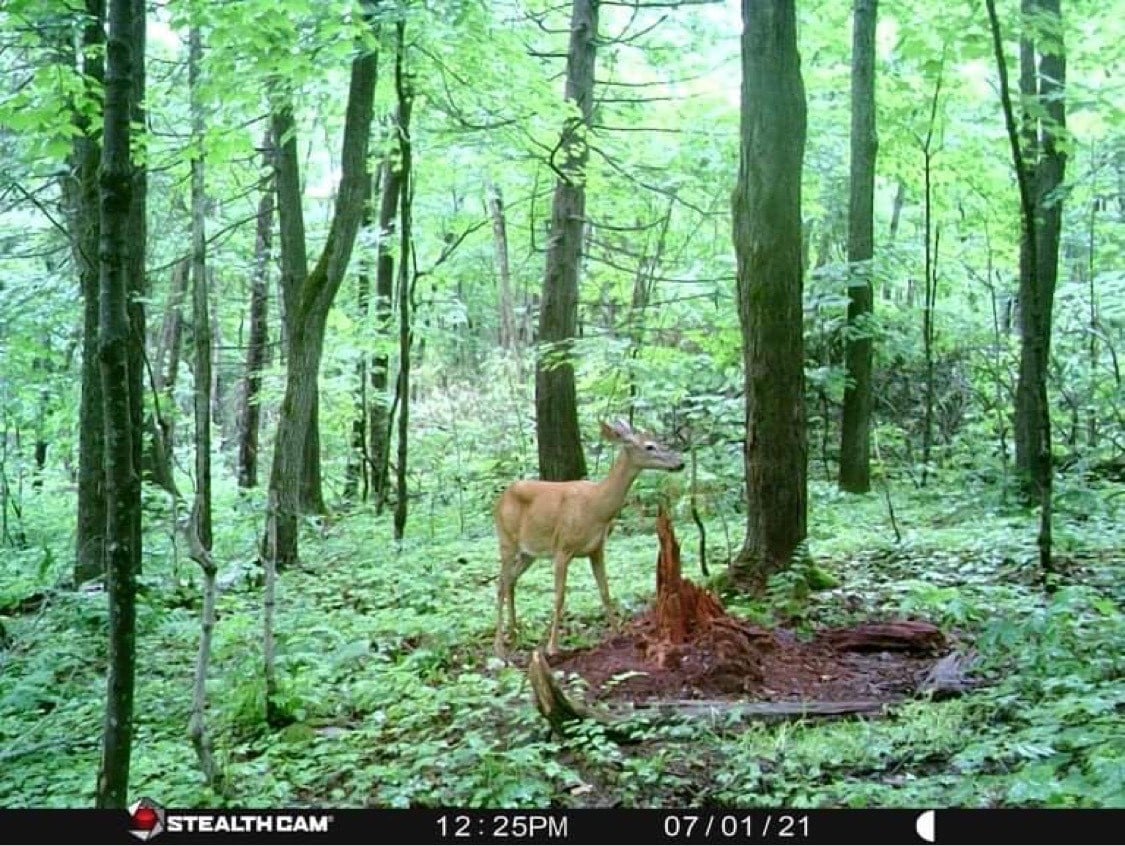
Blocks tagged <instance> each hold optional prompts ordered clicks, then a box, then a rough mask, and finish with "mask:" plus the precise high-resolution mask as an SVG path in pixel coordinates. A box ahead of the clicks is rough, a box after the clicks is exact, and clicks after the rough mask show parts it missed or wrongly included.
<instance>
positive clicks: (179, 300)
mask: <svg viewBox="0 0 1125 846" xmlns="http://www.w3.org/2000/svg"><path fill="white" fill-rule="evenodd" d="M190 269H191V260H190V259H188V258H185V259H184V260H183V261H180V262H177V263H176V264H175V266H174V267H173V268H172V285H171V288H170V289H169V291H168V300H167V302H166V303H165V305H164V318H163V321H162V323H161V327H160V336H159V338H158V340H157V347H156V352H155V354H154V355H153V357H152V360H151V364H152V370H153V385H152V392H153V394H154V396H155V397H156V403H154V406H153V410H152V414H151V415H149V416H147V417H146V423H145V431H146V432H148V435H149V443H148V449H147V452H146V458H145V467H144V471H145V478H147V479H149V480H150V481H152V482H153V483H154V484H157V485H159V486H160V487H162V488H163V489H164V490H166V491H168V493H170V494H172V495H173V496H179V490H178V489H177V487H176V482H175V478H174V476H173V474H172V455H173V449H174V447H175V426H176V418H175V412H174V408H175V399H174V395H175V391H174V388H175V386H176V374H177V371H178V369H179V362H180V345H181V340H182V337H183V325H184V320H183V300H184V296H185V294H186V292H187V281H188V276H189V275H190Z"/></svg>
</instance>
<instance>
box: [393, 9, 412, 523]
mask: <svg viewBox="0 0 1125 846" xmlns="http://www.w3.org/2000/svg"><path fill="white" fill-rule="evenodd" d="M405 29H406V26H405V24H404V23H403V22H402V21H401V20H400V21H399V22H398V25H397V32H398V45H397V49H396V51H395V94H396V95H397V97H398V103H399V109H398V111H399V114H409V113H410V101H411V100H412V99H413V97H414V94H413V92H412V91H411V90H410V88H409V85H410V83H409V82H408V81H407V79H406V76H405V74H404V70H403V68H404V65H405V64H406V56H405V51H406V38H405ZM398 137H399V162H400V164H399V167H400V169H401V174H400V178H401V179H402V188H401V191H400V192H399V250H398V254H399V263H398V316H399V324H398V395H399V397H400V400H401V405H400V407H399V411H398V459H397V465H396V467H395V518H394V536H395V540H396V541H399V540H402V538H403V535H404V534H405V532H406V513H407V505H408V502H409V498H408V496H407V486H406V478H407V475H406V460H407V435H408V434H409V432H410V342H411V339H412V332H411V327H410V319H411V318H410V305H411V302H410V299H411V294H412V293H413V292H412V290H411V289H412V288H413V285H411V284H410V283H409V280H410V279H411V274H410V252H411V250H412V249H413V246H414V242H413V240H412V235H411V228H410V226H411V218H410V212H411V201H412V199H413V197H412V194H413V185H412V183H411V170H410V167H411V144H410V134H409V132H406V131H403V132H400V133H399V136H398Z"/></svg>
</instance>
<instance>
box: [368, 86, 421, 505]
mask: <svg viewBox="0 0 1125 846" xmlns="http://www.w3.org/2000/svg"><path fill="white" fill-rule="evenodd" d="M411 105H412V101H411V100H410V99H407V100H405V101H402V102H400V103H399V104H398V106H397V107H396V109H395V115H394V120H393V130H394V132H395V133H396V134H397V136H398V137H400V138H401V137H402V136H404V135H408V134H409V133H410V110H411ZM381 182H382V189H381V193H380V197H379V253H378V261H377V263H376V266H375V325H376V327H377V329H378V332H379V335H380V336H381V337H389V336H390V334H391V331H392V327H393V323H392V320H391V318H392V314H391V305H392V302H393V300H394V290H395V256H394V249H393V243H394V236H395V232H396V231H397V228H396V223H395V221H396V220H397V217H398V213H399V194H400V193H401V191H402V163H401V162H399V161H391V160H389V159H387V160H384V161H383V164H382V168H381ZM389 385H390V359H389V358H388V356H387V355H386V354H385V353H379V354H377V355H376V356H375V357H374V358H373V359H372V361H371V422H370V427H369V429H368V435H367V443H368V445H369V449H370V452H371V487H372V496H373V498H374V500H375V509H376V511H377V512H380V513H381V512H382V510H383V508H384V507H385V506H386V503H387V497H388V496H389V494H390V460H391V419H390V409H391V403H390V398H389V397H388V395H387V389H388V387H389Z"/></svg>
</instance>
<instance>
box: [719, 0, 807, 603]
mask: <svg viewBox="0 0 1125 846" xmlns="http://www.w3.org/2000/svg"><path fill="white" fill-rule="evenodd" d="M742 20H743V30H742V108H741V114H742V126H741V149H740V164H739V170H738V182H737V185H736V187H735V190H734V196H733V203H732V205H733V213H734V233H733V234H734V247H735V253H736V254H737V259H738V315H739V321H740V324H741V327H742V354H743V361H744V365H745V378H746V443H745V460H746V492H747V499H748V502H747V506H748V507H747V524H746V541H745V543H744V544H743V547H742V551H741V552H740V553H739V556H738V559H737V561H736V562H735V565H734V570H735V576H736V578H737V579H738V580H739V581H740V582H742V583H743V584H745V585H747V586H749V587H751V588H758V587H761V586H762V585H764V583H765V580H766V579H767V578H768V577H769V575H770V574H772V573H774V572H776V571H778V570H780V569H782V568H784V567H785V566H786V565H787V564H788V562H789V560H790V558H791V556H792V555H793V554H794V552H795V551H796V550H797V547H798V545H799V544H800V543H801V542H802V541H803V540H804V539H805V534H806V507H807V506H806V474H807V461H808V439H807V433H806V429H805V406H804V401H805V398H804V389H805V372H804V359H805V356H804V340H803V338H802V334H801V332H802V321H803V312H802V300H801V296H802V284H803V280H802V268H801V167H802V163H803V160H804V150H805V128H806V106H805V90H804V83H803V81H802V79H801V67H800V57H799V55H798V53H797V29H796V14H795V11H794V0H742Z"/></svg>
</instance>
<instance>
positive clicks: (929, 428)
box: [921, 55, 945, 487]
mask: <svg viewBox="0 0 1125 846" xmlns="http://www.w3.org/2000/svg"><path fill="white" fill-rule="evenodd" d="M944 77H945V56H944V55H943V56H942V60H941V64H939V65H938V71H937V79H936V80H935V81H934V95H933V98H932V99H931V101H930V122H929V125H928V127H927V128H926V137H925V140H923V142H922V174H923V180H924V187H923V212H924V215H925V223H924V226H923V233H922V234H923V237H924V238H925V244H924V254H925V262H924V268H923V274H924V279H923V282H924V284H923V286H922V294H923V303H922V352H923V356H924V358H925V361H926V384H925V386H924V396H925V398H924V400H923V412H922V414H923V419H922V474H921V485H922V487H925V486H926V480H927V478H928V475H929V471H930V458H931V453H932V451H933V442H934V310H935V307H936V305H937V251H938V235H939V231H938V230H936V229H935V227H934V224H933V208H934V204H933V164H934V155H935V154H936V150H935V149H934V133H935V131H936V129H937V116H938V104H939V103H940V102H941V87H942V81H943V79H944Z"/></svg>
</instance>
